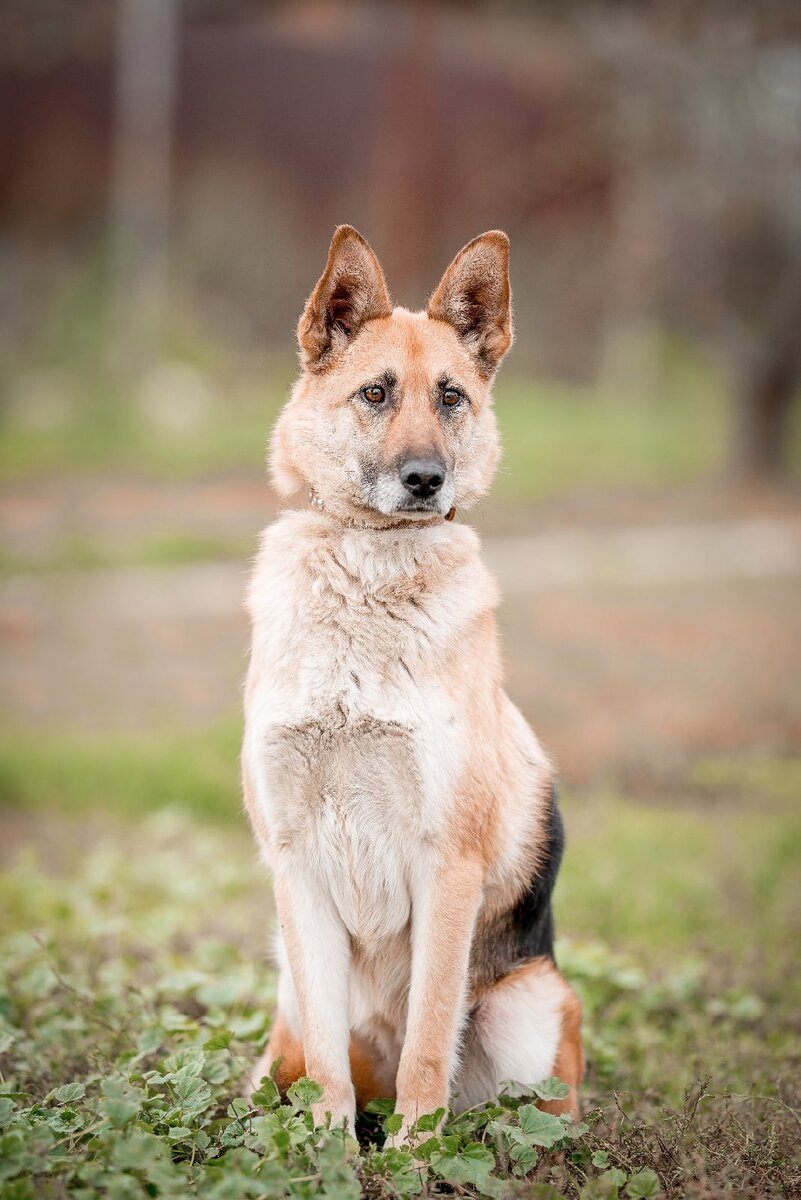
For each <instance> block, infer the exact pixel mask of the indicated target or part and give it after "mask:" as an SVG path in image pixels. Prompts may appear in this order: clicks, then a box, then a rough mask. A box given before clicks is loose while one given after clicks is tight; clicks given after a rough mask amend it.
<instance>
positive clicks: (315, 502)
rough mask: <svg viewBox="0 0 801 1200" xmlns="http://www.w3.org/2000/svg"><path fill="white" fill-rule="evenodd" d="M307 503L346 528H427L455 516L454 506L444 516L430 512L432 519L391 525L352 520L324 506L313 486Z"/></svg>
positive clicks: (380, 529) (378, 530)
mask: <svg viewBox="0 0 801 1200" xmlns="http://www.w3.org/2000/svg"><path fill="white" fill-rule="evenodd" d="M309 504H310V505H311V507H312V508H315V509H317V511H318V512H321V513H325V515H326V516H327V517H329V518H330V519H331V520H332V521H338V522H339V524H340V525H344V526H345V527H346V528H347V529H372V530H374V531H376V532H380V531H382V530H386V529H409V528H411V527H413V526H419V527H421V528H423V529H428V528H430V527H431V526H432V525H439V524H441V523H442V522H443V521H452V520H453V519H454V518H455V516H456V508H455V506H454V507H453V508H450V509H449V510H448V512H447V513H446V514H445V516H444V517H443V516H441V515H440V514H439V513H432V518H433V519H432V520H429V521H425V522H418V521H399V522H397V523H396V524H392V525H373V524H371V522H370V521H358V520H354V519H353V518H352V517H351V518H347V517H342V516H340V515H339V514H338V513H334V512H332V511H331V509H330V508H327V507H326V505H325V504H324V503H323V501H322V500H321V499H320V497H319V496H318V495H317V493H316V492H315V490H314V488H309Z"/></svg>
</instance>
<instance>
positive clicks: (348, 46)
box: [0, 0, 801, 1019]
mask: <svg viewBox="0 0 801 1200" xmlns="http://www.w3.org/2000/svg"><path fill="white" fill-rule="evenodd" d="M0 107H1V108H2V113H3V119H2V125H1V126H0V350H1V356H0V357H1V359H2V362H1V365H0V389H1V390H2V445H1V448H0V469H1V470H2V484H0V511H1V512H2V524H3V529H2V550H1V552H0V572H1V578H0V598H1V599H2V614H1V621H0V637H1V638H2V655H3V660H2V695H1V696H0V701H1V702H2V709H3V715H4V718H5V729H6V732H5V733H4V734H3V735H2V739H0V790H1V791H2V796H3V806H2V809H1V810H0V811H1V812H2V814H3V815H2V820H3V822H4V825H5V829H6V835H7V836H6V837H5V838H4V839H3V840H4V851H3V853H4V854H5V856H6V858H7V859H8V860H9V861H16V858H17V856H18V854H19V852H20V847H23V846H26V847H27V846H30V845H35V846H38V848H39V853H41V854H43V855H44V856H45V861H47V862H48V863H50V864H51V867H52V869H54V870H55V869H56V868H58V866H59V864H60V863H61V861H62V857H63V855H65V854H67V853H68V851H67V849H66V848H67V847H69V846H70V845H73V844H77V845H78V846H79V848H80V849H81V850H83V849H86V847H87V846H91V844H92V840H93V838H94V837H95V835H96V832H97V830H98V829H106V828H107V827H110V828H113V829H114V830H117V831H118V832H117V834H115V836H120V834H119V830H122V836H123V838H124V840H125V844H126V845H130V846H133V847H135V846H136V845H137V842H136V837H137V832H136V831H137V828H138V823H139V821H140V820H141V818H142V816H143V814H144V813H145V812H147V811H150V810H154V809H158V810H160V809H162V808H165V807H167V806H174V805H177V806H179V807H180V808H182V809H183V810H186V811H188V812H189V813H190V814H192V817H191V819H192V820H194V821H196V822H198V823H200V822H208V821H210V822H217V825H218V827H219V829H220V831H221V832H220V834H219V836H220V837H222V836H223V833H222V830H225V831H226V832H225V836H226V837H232V838H233V837H241V838H242V842H241V845H240V843H239V842H237V846H238V849H236V851H235V853H236V854H239V855H241V856H243V857H242V860H243V861H244V860H245V857H246V856H247V855H248V854H249V853H250V851H249V849H244V848H243V847H245V846H246V845H247V843H246V840H245V835H244V834H243V833H242V827H243V821H242V818H241V816H240V807H239V805H240V802H239V796H238V784H237V742H238V736H239V705H240V701H239V687H240V681H241V678H242V676H243V673H244V669H245V663H246V653H247V628H246V623H245V620H244V617H243V613H242V607H241V597H242V592H243V586H244V580H245V578H246V572H247V564H248V559H249V557H250V556H251V555H252V553H253V551H254V549H255V546H256V539H257V535H258V531H259V529H260V528H261V527H262V526H263V525H264V524H265V523H266V522H267V521H268V520H270V519H271V517H272V516H273V515H274V513H275V511H276V501H275V499H274V498H273V497H272V496H271V494H270V492H269V490H268V487H267V485H266V481H265V478H264V468H263V460H264V449H265V440H266V435H267V431H268V429H269V426H270V424H271V422H272V420H273V419H274V417H275V415H276V413H277V411H278V409H279V407H280V405H281V403H282V402H283V400H284V398H285V397H286V394H287V389H288V386H289V384H290V382H291V379H292V376H293V372H294V370H295V347H294V326H295V322H296V320H297V316H298V314H299V312H300V310H301V307H302V304H303V301H304V299H305V297H306V295H307V294H308V292H309V291H310V289H311V287H312V286H313V284H314V282H315V280H316V279H317V277H318V275H319V274H320V271H321V269H322V266H323V263H324V261H325V255H326V251H327V246H328V241H329V238H330V235H331V233H332V231H333V228H334V226H335V225H336V224H337V223H340V222H349V223H351V224H354V225H356V227H357V228H358V229H359V230H360V231H361V232H362V233H363V234H364V235H365V236H366V237H367V238H368V239H369V240H370V241H371V243H372V244H373V246H374V248H375V249H376V251H377V253H378V255H379V257H380V258H381V260H382V262H383V264H384V267H385V270H386V273H387V277H388V280H389V283H390V288H391V290H392V292H393V295H394V297H395V299H396V301H397V302H399V303H402V304H405V305H407V306H412V307H420V306H421V305H422V304H423V302H424V299H425V296H426V294H427V293H428V292H429V291H430V290H431V289H432V288H433V286H434V285H435V283H436V281H437V280H438V278H439V276H440V274H441V272H442V270H443V268H444V267H445V265H446V264H447V262H448V261H449V260H450V258H451V257H452V255H453V254H454V253H455V252H456V250H457V249H458V248H459V247H460V246H461V245H462V244H463V243H464V242H466V241H467V240H469V239H470V238H472V237H474V236H475V235H476V234H478V233H480V232H481V231H483V230H484V229H487V228H493V227H501V228H503V229H505V230H506V231H507V232H508V233H509V235H510V237H511V242H512V281H513V289H514V300H515V313H516V328H517V340H516V344H515V347H514V350H513V353H512V355H511V357H510V359H509V361H508V362H507V363H506V364H505V365H504V367H503V370H502V372H501V375H500V378H499V380H498V384H497V389H496V396H497V409H498V415H499V420H500V425H501V428H502V432H503V437H504V443H505V458H504V463H503V467H502V470H501V473H500V475H499V478H498V482H497V486H496V489H495V492H494V494H493V497H492V499H491V500H490V501H488V502H487V503H486V504H485V505H483V506H482V507H481V508H480V509H479V510H478V511H476V512H475V513H473V514H470V515H469V516H466V517H465V518H464V519H467V520H470V521H471V522H472V523H473V524H475V525H476V527H477V528H478V529H479V531H480V532H481V534H482V537H483V539H484V544H485V547H486V555H487V559H488V561H489V562H490V564H491V565H492V566H493V568H494V569H495V570H496V571H497V573H498V575H499V578H500V582H501V586H502V589H503V591H504V595H505V600H504V604H503V607H502V610H501V614H500V616H501V623H502V627H503V634H504V638H505V645H506V650H507V657H508V665H509V676H510V689H511V692H512V695H513V696H514V698H515V699H516V700H517V701H518V703H519V704H520V705H521V706H522V708H523V709H524V711H525V713H526V715H527V716H528V717H529V719H530V720H531V721H532V723H533V724H534V726H535V728H536V729H537V730H538V731H539V733H540V735H541V738H542V740H543V742H544V743H545V745H546V746H547V747H548V749H549V750H550V751H551V752H552V754H553V755H554V757H555V759H556V761H557V763H558V765H559V768H560V772H561V776H562V779H563V784H564V789H565V794H566V801H565V803H566V808H567V813H568V829H569V833H570V835H571V841H572V848H571V851H570V853H569V854H568V857H567V860H566V868H565V876H564V883H563V885H562V891H561V893H560V901H559V904H560V914H561V915H562V921H563V926H564V928H565V930H566V931H567V932H569V933H570V934H571V936H573V937H576V938H582V937H584V938H588V939H599V938H600V939H604V940H605V944H610V945H612V946H614V947H615V948H617V949H622V950H625V951H631V952H632V953H635V954H636V955H637V956H639V957H640V958H641V959H642V960H643V961H647V962H651V963H653V970H654V971H657V972H658V971H659V969H660V967H659V966H658V965H657V963H656V957H658V955H656V949H657V948H658V950H659V954H662V955H666V956H667V957H668V958H669V957H670V955H671V954H676V955H679V956H681V955H687V954H690V955H692V954H695V955H700V956H701V958H702V959H704V960H705V961H706V962H707V963H712V962H714V963H715V964H716V966H715V969H716V970H717V971H718V974H717V976H716V977H715V978H716V982H715V984H714V988H717V989H718V990H720V991H721V994H722V993H724V992H726V989H729V990H731V989H732V988H735V989H736V988H749V989H751V990H752V991H753V992H754V995H756V997H757V1001H756V1002H755V1004H756V1007H755V1008H754V1007H753V1006H752V1009H751V1010H749V1011H751V1014H752V1016H754V1014H756V1016H755V1017H754V1019H757V1017H758V1016H759V1014H760V1013H764V1009H763V1008H760V1004H763V1005H764V1004H765V1002H766V1000H767V999H770V997H771V996H773V995H774V993H775V996H780V997H781V1003H782V1004H783V1005H784V1008H783V1009H782V1011H783V1012H784V1014H785V1017H787V1019H789V1017H788V1016H787V1014H788V1011H789V1010H788V1008H787V1006H788V1004H789V1003H790V999H791V998H789V997H788V992H787V988H786V987H785V980H784V978H783V976H784V965H785V963H784V952H785V950H786V947H787V946H788V945H790V944H792V942H793V939H797V937H798V935H799V933H800V932H801V930H799V928H798V920H799V918H798V912H799V910H801V904H799V900H801V889H799V880H798V867H797V861H798V857H799V854H798V851H799V849H801V828H799V806H798V799H799V796H800V795H801V758H800V757H799V735H800V734H801V602H800V601H801V589H800V588H799V581H800V580H801V489H800V488H799V481H800V480H801V409H800V406H799V403H798V401H799V391H800V389H801V9H799V6H798V4H797V3H794V2H793V0H761V2H760V3H758V4H757V3H753V2H748V0H707V2H706V3H702V4H699V3H689V2H684V0H663V2H658V0H657V2H654V3H650V4H642V3H635V2H633V0H632V2H630V3H628V2H625V0H619V2H617V3H612V2H608V3H602V2H601V0H565V2H562V3H556V2H553V3H547V2H542V3H512V2H511V0H510V2H507V3H504V2H501V0H492V2H489V0H488V2H486V3H482V2H479V0H475V2H472V3H444V2H443V3H435V2H433V0H432V2H424V0H410V2H406V3H400V2H395V3H391V2H385V3H369V2H366V0H365V2H360V0H330V2H325V0H317V2H313V0H295V2H292V3H277V2H275V3H267V2H265V0H115V2H113V3H112V2H111V0H24V2H23V0H5V3H3V5H2V7H0ZM45 818H46V819H45ZM118 822H119V823H120V824H119V825H118V824H117V823H118ZM87 831H89V832H88V833H87ZM98 836H99V835H98ZM128 839H130V841H129V840H128ZM231 853H234V851H231ZM187 854H189V855H190V860H189V861H191V852H190V851H189V850H187ZM248 861H249V860H248ZM264 894H265V895H266V889H265V891H264ZM796 944H797V941H796ZM649 956H650V957H649ZM649 969H650V968H649ZM711 986H712V985H710V987H711ZM714 988H713V990H714ZM760 997H762V999H761V1000H760ZM797 999H798V997H797V996H796V1000H797ZM747 1008H748V1006H747V1005H746V1009H747ZM783 1019H784V1018H783ZM794 1019H797V1012H796V1018H794Z"/></svg>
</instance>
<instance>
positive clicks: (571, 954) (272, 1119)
mask: <svg viewBox="0 0 801 1200" xmlns="http://www.w3.org/2000/svg"><path fill="white" fill-rule="evenodd" d="M238 732H239V730H238V721H237V720H236V719H233V718H232V719H231V720H230V721H228V722H225V723H223V724H221V725H219V726H218V727H216V728H215V729H213V730H203V731H199V732H197V733H181V734H175V735H173V736H169V735H164V734H162V735H161V736H160V737H159V738H155V737H153V738H147V737H138V738H133V737H131V738H117V739H116V740H109V739H103V740H102V741H100V740H97V741H91V740H87V741H84V742H76V741H75V740H74V739H73V738H66V737H64V738H57V737H52V736H50V735H47V736H37V737H36V738H35V739H34V738H33V737H32V736H31V737H27V736H13V737H10V736H9V737H6V738H4V739H3V741H2V743H0V792H1V793H2V796H3V799H4V808H3V809H2V810H0V821H2V822H3V826H4V828H5V829H6V830H11V831H13V830H14V829H15V828H18V827H19V826H20V824H21V825H22V827H23V828H24V830H27V833H23V834H22V835H20V834H19V832H18V833H17V835H16V838H17V841H18V842H19V843H20V844H23V845H24V844H25V842H26V841H27V840H32V841H33V843H35V845H37V846H38V847H39V849H38V851H34V850H28V851H23V852H22V853H21V855H20V856H19V857H18V859H17V860H16V863H15V865H14V866H13V868H12V869H10V870H9V871H7V872H6V873H5V875H4V876H3V877H2V880H0V911H2V913H3V937H2V941H0V959H2V968H3V983H2V986H0V1046H2V1048H3V1054H2V1059H0V1069H1V1070H2V1088H0V1091H2V1092H3V1093H4V1098H3V1097H0V1118H2V1120H3V1121H4V1122H5V1123H6V1126H7V1128H6V1130H5V1133H4V1134H3V1135H2V1140H0V1159H2V1163H3V1165H2V1167H1V1168H0V1181H2V1180H3V1179H4V1180H5V1183H2V1184H0V1196H1V1197H3V1200H5V1198H6V1197H9V1198H10V1197H16V1198H18V1200H19V1198H22V1197H27V1196H34V1195H36V1196H45V1197H47V1196H54V1197H61V1196H83V1197H86V1198H87V1200H88V1198H90V1197H95V1196H101V1195H102V1196H106V1195H108V1196H115V1197H116V1196H120V1197H128V1196H136V1197H140V1196H146V1195H150V1196H161V1195H164V1196H179V1195H180V1196H183V1195H200V1196H211V1197H215V1198H218V1200H225V1198H226V1197H229V1196H232V1197H238V1196H243V1197H247V1196H257V1195H288V1196H293V1197H294V1196H304V1197H305V1196H312V1195H314V1196H329V1195H330V1196H335V1197H346V1196H347V1197H353V1198H354V1200H355V1197H356V1196H358V1195H360V1194H365V1195H367V1196H370V1197H383V1196H387V1197H389V1196H409V1195H415V1194H418V1193H422V1194H425V1195H433V1194H441V1193H442V1192H456V1193H457V1194H467V1195H480V1196H492V1197H499V1196H506V1195H508V1196H510V1197H512V1196H519V1195H523V1194H525V1195H526V1196H537V1195H540V1196H543V1197H549V1198H550V1200H556V1198H557V1197H558V1196H567V1197H578V1196H581V1197H582V1200H594V1198H595V1197H613V1196H616V1195H618V1194H620V1195H626V1196H629V1197H632V1198H634V1197H636V1196H638V1195H658V1194H664V1195H666V1196H676V1197H678V1196H697V1197H707V1196H713V1195H719V1194H721V1193H722V1192H724V1191H726V1192H731V1193H732V1194H734V1195H746V1194H754V1195H765V1196H770V1195H776V1196H789V1195H792V1194H794V1189H797V1188H798V1187H799V1186H801V1163H800V1162H799V1158H798V1128H799V1115H798V1111H797V1106H798V1103H799V1096H798V1082H797V1081H798V1078H799V1066H801V1063H800V1062H799V1049H798V1038H797V1012H798V1009H799V1002H800V1001H801V994H800V993H799V985H798V981H797V980H796V979H794V978H793V976H792V974H791V972H790V971H789V970H788V968H789V964H790V961H791V960H792V956H793V953H794V947H795V946H796V945H797V944H798V941H799V934H800V933H801V929H799V924H801V922H800V921H799V904H798V898H799V895H801V878H799V863H800V862H801V854H800V853H799V850H801V814H799V813H798V811H797V804H796V794H795V792H794V784H795V782H796V781H797V779H798V772H799V769H800V766H801V764H799V762H798V760H778V759H773V760H769V759H766V758H763V759H761V760H756V759H743V760H742V761H741V763H740V764H735V765H731V766H729V765H727V764H728V760H722V759H720V760H718V759H706V760H702V761H700V762H698V763H696V764H695V765H694V766H692V767H691V769H690V770H689V772H688V773H687V777H686V778H685V779H681V780H677V790H676V798H675V799H672V800H669V799H666V798H665V794H664V792H660V798H659V799H658V800H652V801H650V802H649V801H648V800H647V799H645V800H644V799H643V798H642V797H639V798H638V799H637V800H636V801H635V800H634V799H633V798H628V797H625V796H620V795H616V794H613V793H610V794H606V795H598V794H595V795H569V796H566V797H565V800H564V807H565V812H566V819H567V826H568V833H569V848H568V853H567V855H566V858H565V863H564V868H563V871H562V874H561V877H560V882H559V886H558V892H557V901H556V904H557V916H558V921H559V927H560V930H562V931H564V932H565V933H566V934H569V937H564V938H562V939H561V941H560V946H559V957H560V963H561V966H562V968H563V970H564V971H565V973H566V974H567V975H568V977H569V978H570V979H571V980H572V981H573V982H574V983H575V984H576V986H577V988H578V989H579V991H580V992H581V995H582V998H583V1001H584V1005H585V1015H586V1042H587V1049H588V1059H589V1073H588V1079H587V1085H586V1089H585V1106H586V1110H587V1111H586V1114H585V1120H584V1125H585V1126H586V1128H584V1127H582V1128H580V1129H578V1130H572V1129H566V1128H565V1127H561V1128H558V1127H557V1126H555V1125H553V1124H549V1123H548V1122H545V1123H544V1124H543V1123H542V1122H541V1121H540V1118H539V1116H537V1115H536V1110H535V1109H534V1108H532V1107H531V1103H532V1102H533V1101H534V1100H535V1099H536V1097H535V1096H534V1095H532V1094H528V1095H523V1096H520V1095H515V1094H512V1095H509V1094H507V1095H506V1096H504V1097H502V1098H501V1101H500V1102H499V1104H497V1105H491V1106H488V1107H485V1108H484V1109H482V1110H479V1111H476V1112H475V1113H473V1114H471V1116H470V1117H469V1118H466V1119H461V1120H457V1121H451V1122H450V1123H449V1124H448V1125H447V1126H446V1128H445V1130H444V1131H443V1132H442V1133H440V1134H436V1135H434V1134H431V1136H427V1149H426V1151H425V1154H424V1156H423V1161H422V1165H421V1164H420V1163H417V1164H415V1161H414V1159H413V1157H412V1155H411V1153H410V1152H408V1151H406V1150H404V1149H402V1148H399V1147H395V1146H393V1145H392V1144H391V1130H392V1129H393V1128H394V1126H393V1123H392V1118H391V1117H390V1116H389V1108H388V1107H385V1108H383V1109H382V1110H381V1111H380V1112H378V1113H374V1114H373V1115H372V1116H371V1117H370V1118H369V1120H366V1121H365V1123H364V1125H363V1127H362V1130H361V1151H360V1153H359V1154H354V1151H353V1147H349V1146H348V1145H347V1144H346V1143H345V1141H344V1140H343V1139H342V1137H341V1135H340V1134H337V1133H336V1132H331V1133H329V1134H328V1135H326V1136H324V1137H323V1138H322V1141H320V1139H319V1137H318V1135H315V1136H312V1131H311V1118H310V1116H309V1114H308V1105H309V1101H310V1098H312V1097H313V1095H314V1089H313V1087H312V1085H311V1084H309V1085H303V1087H302V1088H300V1089H298V1090H297V1091H296V1093H295V1094H294V1095H293V1096H292V1097H290V1099H289V1101H288V1102H287V1103H285V1104H283V1105H281V1104H280V1103H279V1101H278V1099H277V1097H276V1096H275V1095H274V1093H273V1091H272V1089H271V1088H270V1087H269V1086H267V1087H266V1089H264V1090H263V1092H262V1093H261V1094H260V1095H259V1096H258V1097H257V1099H256V1101H255V1102H254V1103H253V1104H251V1105H250V1106H248V1105H245V1104H244V1102H242V1101H240V1100H237V1099H236V1097H237V1095H238V1092H239V1088H240V1083H241V1077H242V1073H243V1071H244V1070H245V1068H246V1066H247V1064H248V1063H249V1062H251V1061H252V1060H253V1058H254V1057H255V1055H256V1053H257V1051H258V1049H259V1048H260V1046H261V1045H262V1044H263V1041H264V1038H265V1036H266V1032H267V1030H268V1027H269V1023H270V1019H271V1013H272V1008H273V1002H274V977H273V975H272V972H271V970H270V969H269V967H268V965H267V964H266V963H265V961H264V955H263V946H264V936H265V932H266V927H267V925H268V923H269V904H268V902H267V896H268V894H269V892H268V886H267V883H266V880H265V879H264V878H263V876H262V873H261V871H260V869H259V868H258V866H257V863H256V856H255V854H254V852H253V849H252V845H251V842H250V840H249V838H248V836H247V834H246V833H245V831H244V827H243V826H244V818H243V817H242V816H241V812H240V804H239V796H238V785H237V778H236V774H237V771H236V748H237V741H238ZM742 780H746V781H747V782H746V784H745V785H742V783H741V781H742ZM31 829H33V836H32V839H31ZM532 1082H534V1081H532ZM547 1086H548V1087H555V1086H557V1085H552V1084H551V1085H547ZM387 1135H390V1140H387V1142H386V1143H385V1141H384V1139H385V1136H387ZM2 1188H4V1189H5V1190H2ZM521 1189H523V1190H521Z"/></svg>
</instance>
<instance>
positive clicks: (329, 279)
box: [298, 225, 392, 370]
mask: <svg viewBox="0 0 801 1200" xmlns="http://www.w3.org/2000/svg"><path fill="white" fill-rule="evenodd" d="M391 312H392V302H391V301H390V298H389V292H388V291H387V285H386V281H385V280H384V273H383V271H382V270H381V264H380V263H379V261H378V259H377V258H376V256H375V254H374V253H373V251H372V249H371V248H370V246H369V245H368V244H367V242H366V241H365V240H364V238H363V237H362V236H361V234H360V233H357V232H356V230H355V229H353V228H352V226H350V225H340V226H338V227H337V229H336V230H335V232H334V236H333V238H332V239H331V248H330V250H329V251H328V262H327V263H326V264H325V270H324V271H323V274H322V276H321V277H320V279H319V281H318V283H317V286H316V287H315V289H314V291H313V292H312V294H311V296H309V299H308V300H307V301H306V307H305V308H304V310H303V315H302V316H301V318H300V322H299V323H298V342H299V344H300V351H301V357H302V359H303V365H304V366H305V367H308V368H309V369H310V370H319V369H320V368H322V367H325V366H327V365H328V363H329V362H330V361H331V359H332V358H334V357H335V356H336V355H337V354H338V353H340V352H341V351H342V350H344V349H345V347H346V346H347V345H348V343H349V342H351V341H353V339H354V338H355V336H356V334H357V333H358V332H359V330H360V329H361V327H362V325H364V323H365V321H372V320H375V318H376V317H388V316H389V315H390V313H391Z"/></svg>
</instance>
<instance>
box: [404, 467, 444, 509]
mask: <svg viewBox="0 0 801 1200" xmlns="http://www.w3.org/2000/svg"><path fill="white" fill-rule="evenodd" d="M400 477H401V483H402V484H403V486H404V487H405V488H406V491H407V492H411V494H412V495H413V496H415V497H416V498H417V499H418V500H426V499H427V498H428V497H429V496H433V495H434V494H435V493H436V492H438V491H439V489H440V488H441V487H442V485H443V483H444V482H445V467H444V465H443V464H442V463H441V462H438V461H437V459H435V458H409V459H407V461H406V462H405V463H404V464H403V466H402V467H401V469H400Z"/></svg>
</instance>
